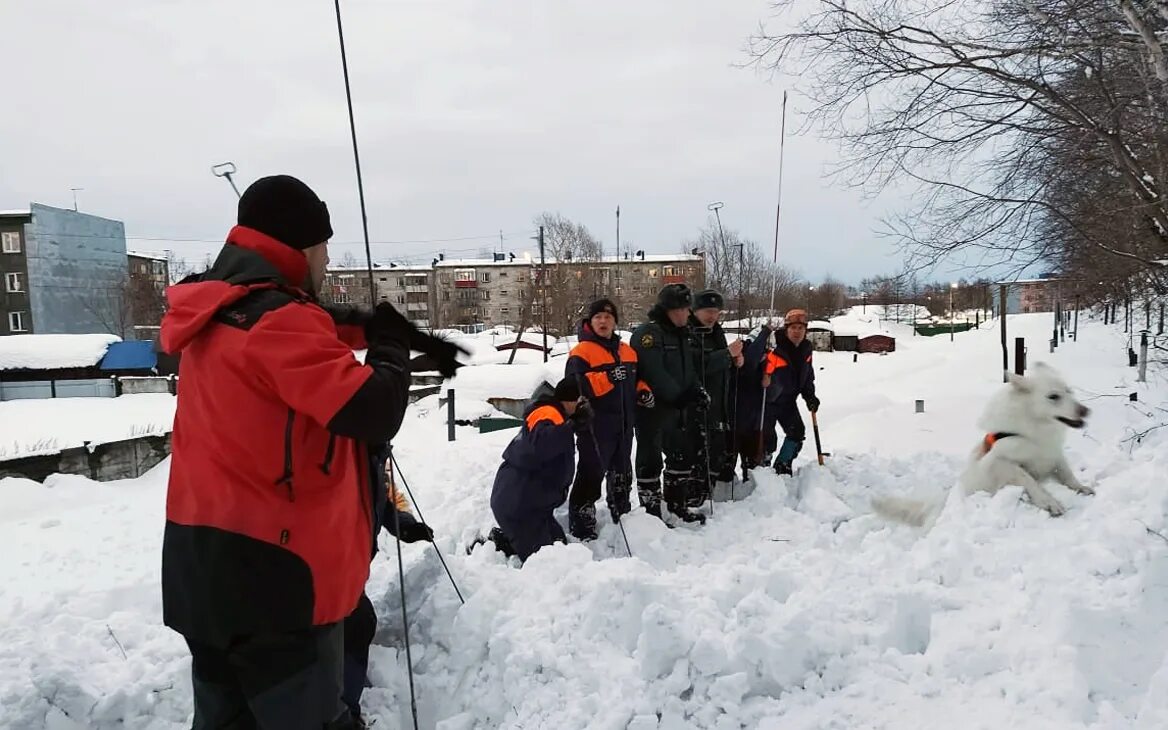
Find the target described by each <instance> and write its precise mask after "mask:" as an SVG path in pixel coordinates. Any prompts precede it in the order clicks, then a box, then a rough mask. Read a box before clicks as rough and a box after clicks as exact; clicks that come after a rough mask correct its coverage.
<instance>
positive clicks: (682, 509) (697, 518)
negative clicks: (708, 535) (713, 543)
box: [665, 471, 706, 525]
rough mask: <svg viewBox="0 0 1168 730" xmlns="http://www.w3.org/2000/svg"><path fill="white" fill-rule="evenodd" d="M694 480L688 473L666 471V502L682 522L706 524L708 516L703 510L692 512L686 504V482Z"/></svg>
mask: <svg viewBox="0 0 1168 730" xmlns="http://www.w3.org/2000/svg"><path fill="white" fill-rule="evenodd" d="M689 481H692V477H690V476H689V474H688V473H677V472H674V473H670V472H669V471H666V472H665V504H666V506H667V507H668V508H669V511H670V512H672V513H673V514H674V515H675V516H676V517H677V518H678V519H680V520H681V521H682V522H697V523H699V524H702V525H704V524H706V516H705V515H703V514H702V513H701V512H691V511H690V510H689V507H687V506H686V504H687V500H686V483H687V482H689Z"/></svg>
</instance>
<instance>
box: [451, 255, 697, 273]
mask: <svg viewBox="0 0 1168 730" xmlns="http://www.w3.org/2000/svg"><path fill="white" fill-rule="evenodd" d="M544 258H545V260H546V262H547V263H548V264H549V265H550V264H558V263H561V262H560V260H559V259H557V258H556V257H555V256H545V257H544ZM701 260H702V257H701V256H695V255H694V254H689V253H650V254H645V258H644V259H642V258H641V257H640V256H630V257H629V258H625V257H623V256H619V257H618V256H602V257H601V258H599V259H565V260H564V261H563V262H562V263H565V264H573V263H575V264H598V265H599V264H652V263H663V264H668V263H677V262H690V261H701ZM537 264H539V254H538V253H532V252H530V251H524V252H523V253H521V254H516V255H515V258H514V259H511V257H510V255H508V257H507V258H506V259H504V260H502V261H494V260H492V259H444V260H442V261H439V262H438V263H437V264H435V266H437V267H438V268H461V269H470V268H477V267H482V266H532V265H537Z"/></svg>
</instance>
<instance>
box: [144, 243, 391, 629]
mask: <svg viewBox="0 0 1168 730" xmlns="http://www.w3.org/2000/svg"><path fill="white" fill-rule="evenodd" d="M307 274H308V263H307V260H306V259H305V256H304V254H303V253H302V252H301V251H298V250H296V249H293V248H291V247H288V246H285V245H283V244H282V243H280V242H279V241H277V240H275V239H273V238H271V237H269V236H266V235H264V234H262V233H259V232H258V231H255V230H253V229H250V228H245V227H240V226H237V227H235V228H234V229H232V231H231V233H230V235H229V237H228V240H227V245H226V246H224V248H223V250H222V252H221V253H220V254H219V257H218V259H217V260H216V262H215V264H214V266H213V267H212V268H211V270H210V271H208V272H206V273H205V274H204V275H202V276H200V277H195V278H194V280H192V281H189V282H188V283H180V284H177V285H175V286H173V287H171V288H170V289H169V290H168V291H167V300H168V302H169V311H168V312H167V314H166V316H165V317H164V319H163V323H162V346H163V349H165V350H166V351H167V352H169V353H180V352H181V353H182V360H181V364H180V366H179V375H180V378H181V382H182V386H181V388H180V389H179V393H178V407H177V410H176V413H175V419H174V435H173V449H172V461H171V468H170V484H169V488H168V491H167V500H166V529H165V532H164V536H163V549H162V598H163V620H164V622H165V623H166V625H168V626H170V627H172V628H174V629H175V630H177V631H179V632H180V633H182V634H184V635H185V636H187V637H190V638H194V639H197V640H200V641H203V642H207V643H211V644H214V645H217V646H220V647H226V646H227V645H229V644H230V643H231V641H232V640H233V639H235V638H236V637H239V636H246V635H250V634H255V633H260V632H279V631H295V630H301V629H307V628H309V627H312V626H319V625H324V624H330V623H333V622H336V621H340V620H341V619H343V618H345V616H347V615H348V614H349V613H350V612H351V611H352V610H353V608H354V607H355V606H356V604H357V599H358V597H359V596H360V595H361V592H362V591H363V589H364V585H365V580H366V578H367V576H368V570H369V557H370V555H371V554H372V550H373V538H374V534H375V530H376V529H377V527H378V525H377V519H376V509H375V495H376V491H375V490H376V486H375V482H376V479H375V476H374V475H373V474H371V470H372V466H373V464H374V463H375V457H374V456H373V455H372V454H371V452H370V447H369V445H370V444H373V445H375V446H374V448H379V447H380V445H381V444H384V443H385V442H386V441H388V440H389V438H390V437H392V436H393V435H394V434H395V433H396V432H397V429H398V428H399V426H400V425H401V421H402V417H403V415H404V413H405V408H406V405H407V392H408V389H409V372H408V371H409V368H408V350H407V348H406V346H405V343H404V341H402V340H401V339H400V338H397V337H395V336H393V335H389V334H385V335H379V336H378V337H376V338H375V339H374V341H372V342H368V343H366V342H363V341H362V340H363V339H364V338H363V337H362V332H361V330H360V329H359V328H345V327H338V325H337V324H336V323H335V322H334V321H333V319H332V318H331V317H330V316H329V314H328V313H326V312H325V311H324V310H323V309H322V308H321V307H319V306H318V305H317V304H315V303H314V301H313V299H312V297H311V296H310V295H308V294H306V293H305V292H304V291H303V289H302V288H301V285H302V282H305V281H306V280H307ZM362 345H367V346H368V348H369V352H368V356H367V360H366V364H364V365H363V364H361V363H359V362H357V360H356V359H355V358H354V356H353V349H354V348H359V347H361V346H362Z"/></svg>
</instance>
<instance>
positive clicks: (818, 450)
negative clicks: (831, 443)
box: [811, 411, 831, 466]
mask: <svg viewBox="0 0 1168 730" xmlns="http://www.w3.org/2000/svg"><path fill="white" fill-rule="evenodd" d="M811 430H812V431H814V432H815V455H816V456H817V457H818V458H819V465H820V466H823V457H825V456H831V454H825V453H824V452H823V444H822V443H821V442H820V440H819V416H818V415H817V414H816V412H815V411H811Z"/></svg>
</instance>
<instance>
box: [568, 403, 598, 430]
mask: <svg viewBox="0 0 1168 730" xmlns="http://www.w3.org/2000/svg"><path fill="white" fill-rule="evenodd" d="M595 416H596V413H595V411H593V410H592V404H591V403H589V402H588V401H586V400H584V399H583V398H581V399H580V401H579V402H578V403H577V404H576V411H575V412H574V413H573V414H572V415H571V416H570V418H571V421H572V430H573V431H575V432H576V433H580V432H581V431H584V430H586V429H587V428H588V427H589V426H591V425H592V419H593V418H594V417H595Z"/></svg>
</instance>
